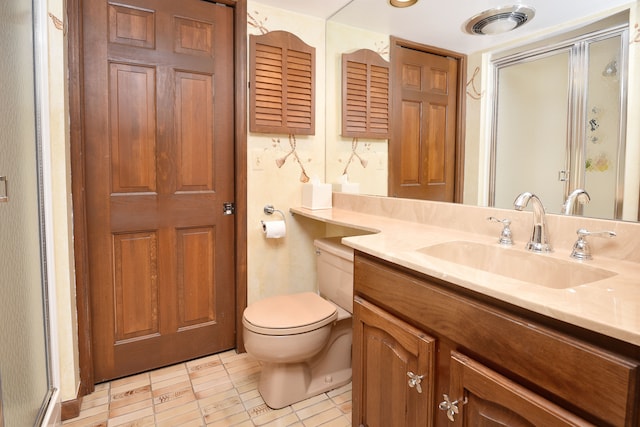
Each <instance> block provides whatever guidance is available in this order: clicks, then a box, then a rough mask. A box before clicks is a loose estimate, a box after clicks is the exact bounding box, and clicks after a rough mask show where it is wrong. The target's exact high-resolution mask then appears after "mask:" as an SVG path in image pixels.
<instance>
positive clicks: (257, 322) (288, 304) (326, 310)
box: [242, 292, 338, 335]
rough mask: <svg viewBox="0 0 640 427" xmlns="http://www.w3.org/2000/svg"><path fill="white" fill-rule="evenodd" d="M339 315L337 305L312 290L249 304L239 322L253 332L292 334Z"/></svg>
mask: <svg viewBox="0 0 640 427" xmlns="http://www.w3.org/2000/svg"><path fill="white" fill-rule="evenodd" d="M337 318H338V311H337V310H336V306H335V305H333V304H332V303H330V302H329V301H327V300H325V299H324V298H322V297H320V296H318V295H317V294H314V293H313V292H305V293H301V294H293V295H280V296H276V297H271V298H266V299H263V300H261V301H258V302H255V303H253V304H250V305H249V306H248V307H247V308H246V309H245V311H244V316H243V318H242V323H243V324H244V326H245V327H246V328H247V329H249V330H251V331H253V332H256V333H260V334H265V335H293V334H301V333H304V332H309V331H313V330H314V329H318V328H321V327H323V326H325V325H327V324H329V323H331V322H333V321H334V320H336V319H337Z"/></svg>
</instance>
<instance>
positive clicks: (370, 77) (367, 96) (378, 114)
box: [342, 49, 390, 139]
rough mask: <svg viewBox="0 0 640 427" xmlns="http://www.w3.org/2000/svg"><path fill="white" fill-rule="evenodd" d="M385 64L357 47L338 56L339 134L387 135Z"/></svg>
mask: <svg viewBox="0 0 640 427" xmlns="http://www.w3.org/2000/svg"><path fill="white" fill-rule="evenodd" d="M389 102H390V101H389V63H388V62H387V61H385V60H384V58H382V57H381V56H380V55H379V54H378V53H376V52H374V51H372V50H369V49H361V50H358V51H356V52H353V53H345V54H343V55H342V136H351V137H359V138H385V139H386V138H389Z"/></svg>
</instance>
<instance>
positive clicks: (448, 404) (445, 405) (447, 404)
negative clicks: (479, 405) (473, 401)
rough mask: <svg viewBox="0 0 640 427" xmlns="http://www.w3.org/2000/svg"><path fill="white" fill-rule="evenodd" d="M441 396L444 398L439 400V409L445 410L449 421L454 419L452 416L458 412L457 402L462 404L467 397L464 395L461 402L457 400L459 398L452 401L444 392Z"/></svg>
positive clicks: (465, 401)
mask: <svg viewBox="0 0 640 427" xmlns="http://www.w3.org/2000/svg"><path fill="white" fill-rule="evenodd" d="M442 398H443V399H444V400H443V401H442V402H440V404H439V405H438V408H439V409H440V410H441V411H447V418H449V421H455V419H454V418H453V417H454V416H455V415H457V414H458V413H459V412H460V409H458V404H459V403H462V405H464V404H465V403H467V398H466V397H465V398H464V399H463V400H462V402H458V400H460V399H458V400H454V401H453V402H452V401H451V399H449V396H447V395H446V394H443V395H442Z"/></svg>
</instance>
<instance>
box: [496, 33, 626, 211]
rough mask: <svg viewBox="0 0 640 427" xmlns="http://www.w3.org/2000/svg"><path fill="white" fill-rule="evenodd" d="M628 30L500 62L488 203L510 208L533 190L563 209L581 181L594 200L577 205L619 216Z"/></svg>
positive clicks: (549, 205)
mask: <svg viewBox="0 0 640 427" xmlns="http://www.w3.org/2000/svg"><path fill="white" fill-rule="evenodd" d="M627 34H628V29H627V28H626V26H624V27H622V26H621V27H617V28H613V29H607V30H601V31H599V32H595V33H590V34H587V35H585V36H583V37H581V38H578V39H573V40H570V41H568V42H566V43H558V44H556V45H552V46H548V47H546V48H543V49H540V48H538V49H536V50H532V51H531V52H525V53H519V54H517V55H514V56H513V57H506V58H501V59H500V60H497V61H495V62H494V65H495V69H494V71H495V76H494V81H495V82H496V96H495V101H494V102H495V104H494V112H493V113H494V114H493V116H494V123H493V131H492V161H491V183H490V191H491V193H490V195H489V205H490V206H496V207H499V208H506V209H510V208H512V207H513V200H514V199H515V198H516V196H517V195H518V194H520V193H521V192H523V191H529V192H532V193H535V194H536V195H538V197H540V199H541V200H542V201H543V203H544V205H545V208H546V210H547V212H549V213H562V212H563V204H564V202H565V200H566V199H567V196H568V195H569V194H570V193H571V192H573V191H574V190H576V189H578V188H581V189H584V190H586V191H587V192H588V193H589V195H590V197H591V201H590V202H589V203H587V204H584V205H580V204H579V205H578V206H576V207H575V209H574V210H573V213H576V214H583V215H586V216H590V217H596V218H606V219H620V218H621V215H622V202H623V191H624V178H625V176H624V172H625V171H624V161H625V138H624V135H625V132H626V122H625V117H626V97H625V95H624V94H625V90H626V86H625V82H626V75H625V74H624V70H625V69H626V48H625V47H626V45H627V42H626V40H627V37H628V36H627Z"/></svg>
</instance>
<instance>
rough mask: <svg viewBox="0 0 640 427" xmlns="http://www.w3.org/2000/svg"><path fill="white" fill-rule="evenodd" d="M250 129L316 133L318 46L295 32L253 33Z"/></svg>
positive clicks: (302, 133)
mask: <svg viewBox="0 0 640 427" xmlns="http://www.w3.org/2000/svg"><path fill="white" fill-rule="evenodd" d="M249 62H250V68H251V77H250V79H251V87H250V101H249V116H250V118H249V130H250V131H251V132H262V133H279V134H294V135H313V134H315V48H313V47H311V46H309V45H307V44H306V43H304V42H303V41H302V40H300V39H299V38H298V37H296V36H295V35H294V34H291V33H289V32H286V31H271V32H269V33H267V34H264V35H260V36H255V35H251V36H250V60H249Z"/></svg>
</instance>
